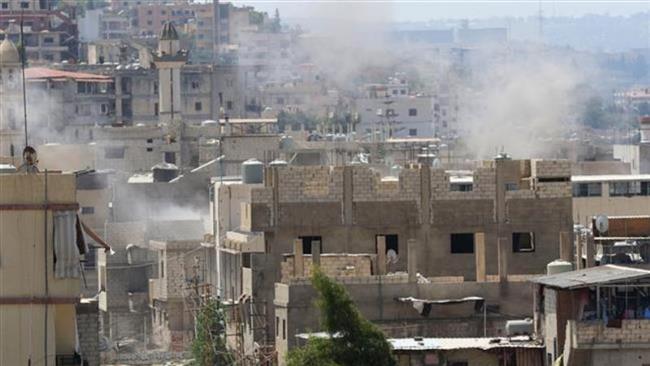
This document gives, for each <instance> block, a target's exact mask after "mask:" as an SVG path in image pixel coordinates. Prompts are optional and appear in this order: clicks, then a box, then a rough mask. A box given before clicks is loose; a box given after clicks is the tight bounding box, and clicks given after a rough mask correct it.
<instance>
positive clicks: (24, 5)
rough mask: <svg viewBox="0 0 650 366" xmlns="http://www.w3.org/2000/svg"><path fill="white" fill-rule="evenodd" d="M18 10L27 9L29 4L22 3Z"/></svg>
mask: <svg viewBox="0 0 650 366" xmlns="http://www.w3.org/2000/svg"><path fill="white" fill-rule="evenodd" d="M20 8H21V9H29V3H28V2H24V1H23V2H22V3H20Z"/></svg>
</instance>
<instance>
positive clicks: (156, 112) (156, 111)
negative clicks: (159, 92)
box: [153, 103, 160, 116]
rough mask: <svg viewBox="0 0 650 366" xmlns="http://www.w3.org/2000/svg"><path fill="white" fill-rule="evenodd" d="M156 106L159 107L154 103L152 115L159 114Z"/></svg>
mask: <svg viewBox="0 0 650 366" xmlns="http://www.w3.org/2000/svg"><path fill="white" fill-rule="evenodd" d="M158 108H159V107H158V103H154V104H153V115H154V116H157V115H158V114H160V111H159V110H158Z"/></svg>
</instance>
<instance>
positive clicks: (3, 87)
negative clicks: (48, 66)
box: [0, 37, 25, 156]
mask: <svg viewBox="0 0 650 366" xmlns="http://www.w3.org/2000/svg"><path fill="white" fill-rule="evenodd" d="M8 38H9V37H5V39H4V40H3V41H2V42H1V43H0V155H1V156H20V152H21V151H22V149H23V148H24V147H25V135H24V130H23V118H22V116H23V98H22V88H23V87H22V75H21V71H20V67H21V63H20V55H19V53H18V49H17V48H16V45H14V44H13V42H11V41H10V40H9V39H8Z"/></svg>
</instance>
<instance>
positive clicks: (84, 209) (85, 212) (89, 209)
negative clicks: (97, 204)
mask: <svg viewBox="0 0 650 366" xmlns="http://www.w3.org/2000/svg"><path fill="white" fill-rule="evenodd" d="M94 213H95V208H94V207H92V206H88V207H82V208H81V214H82V215H92V214H94Z"/></svg>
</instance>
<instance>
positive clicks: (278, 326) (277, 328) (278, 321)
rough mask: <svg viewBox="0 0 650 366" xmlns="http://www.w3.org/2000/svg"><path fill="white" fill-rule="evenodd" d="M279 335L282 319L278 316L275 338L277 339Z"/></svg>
mask: <svg viewBox="0 0 650 366" xmlns="http://www.w3.org/2000/svg"><path fill="white" fill-rule="evenodd" d="M279 335H280V317H279V316H276V317H275V336H276V337H277V336H279Z"/></svg>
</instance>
